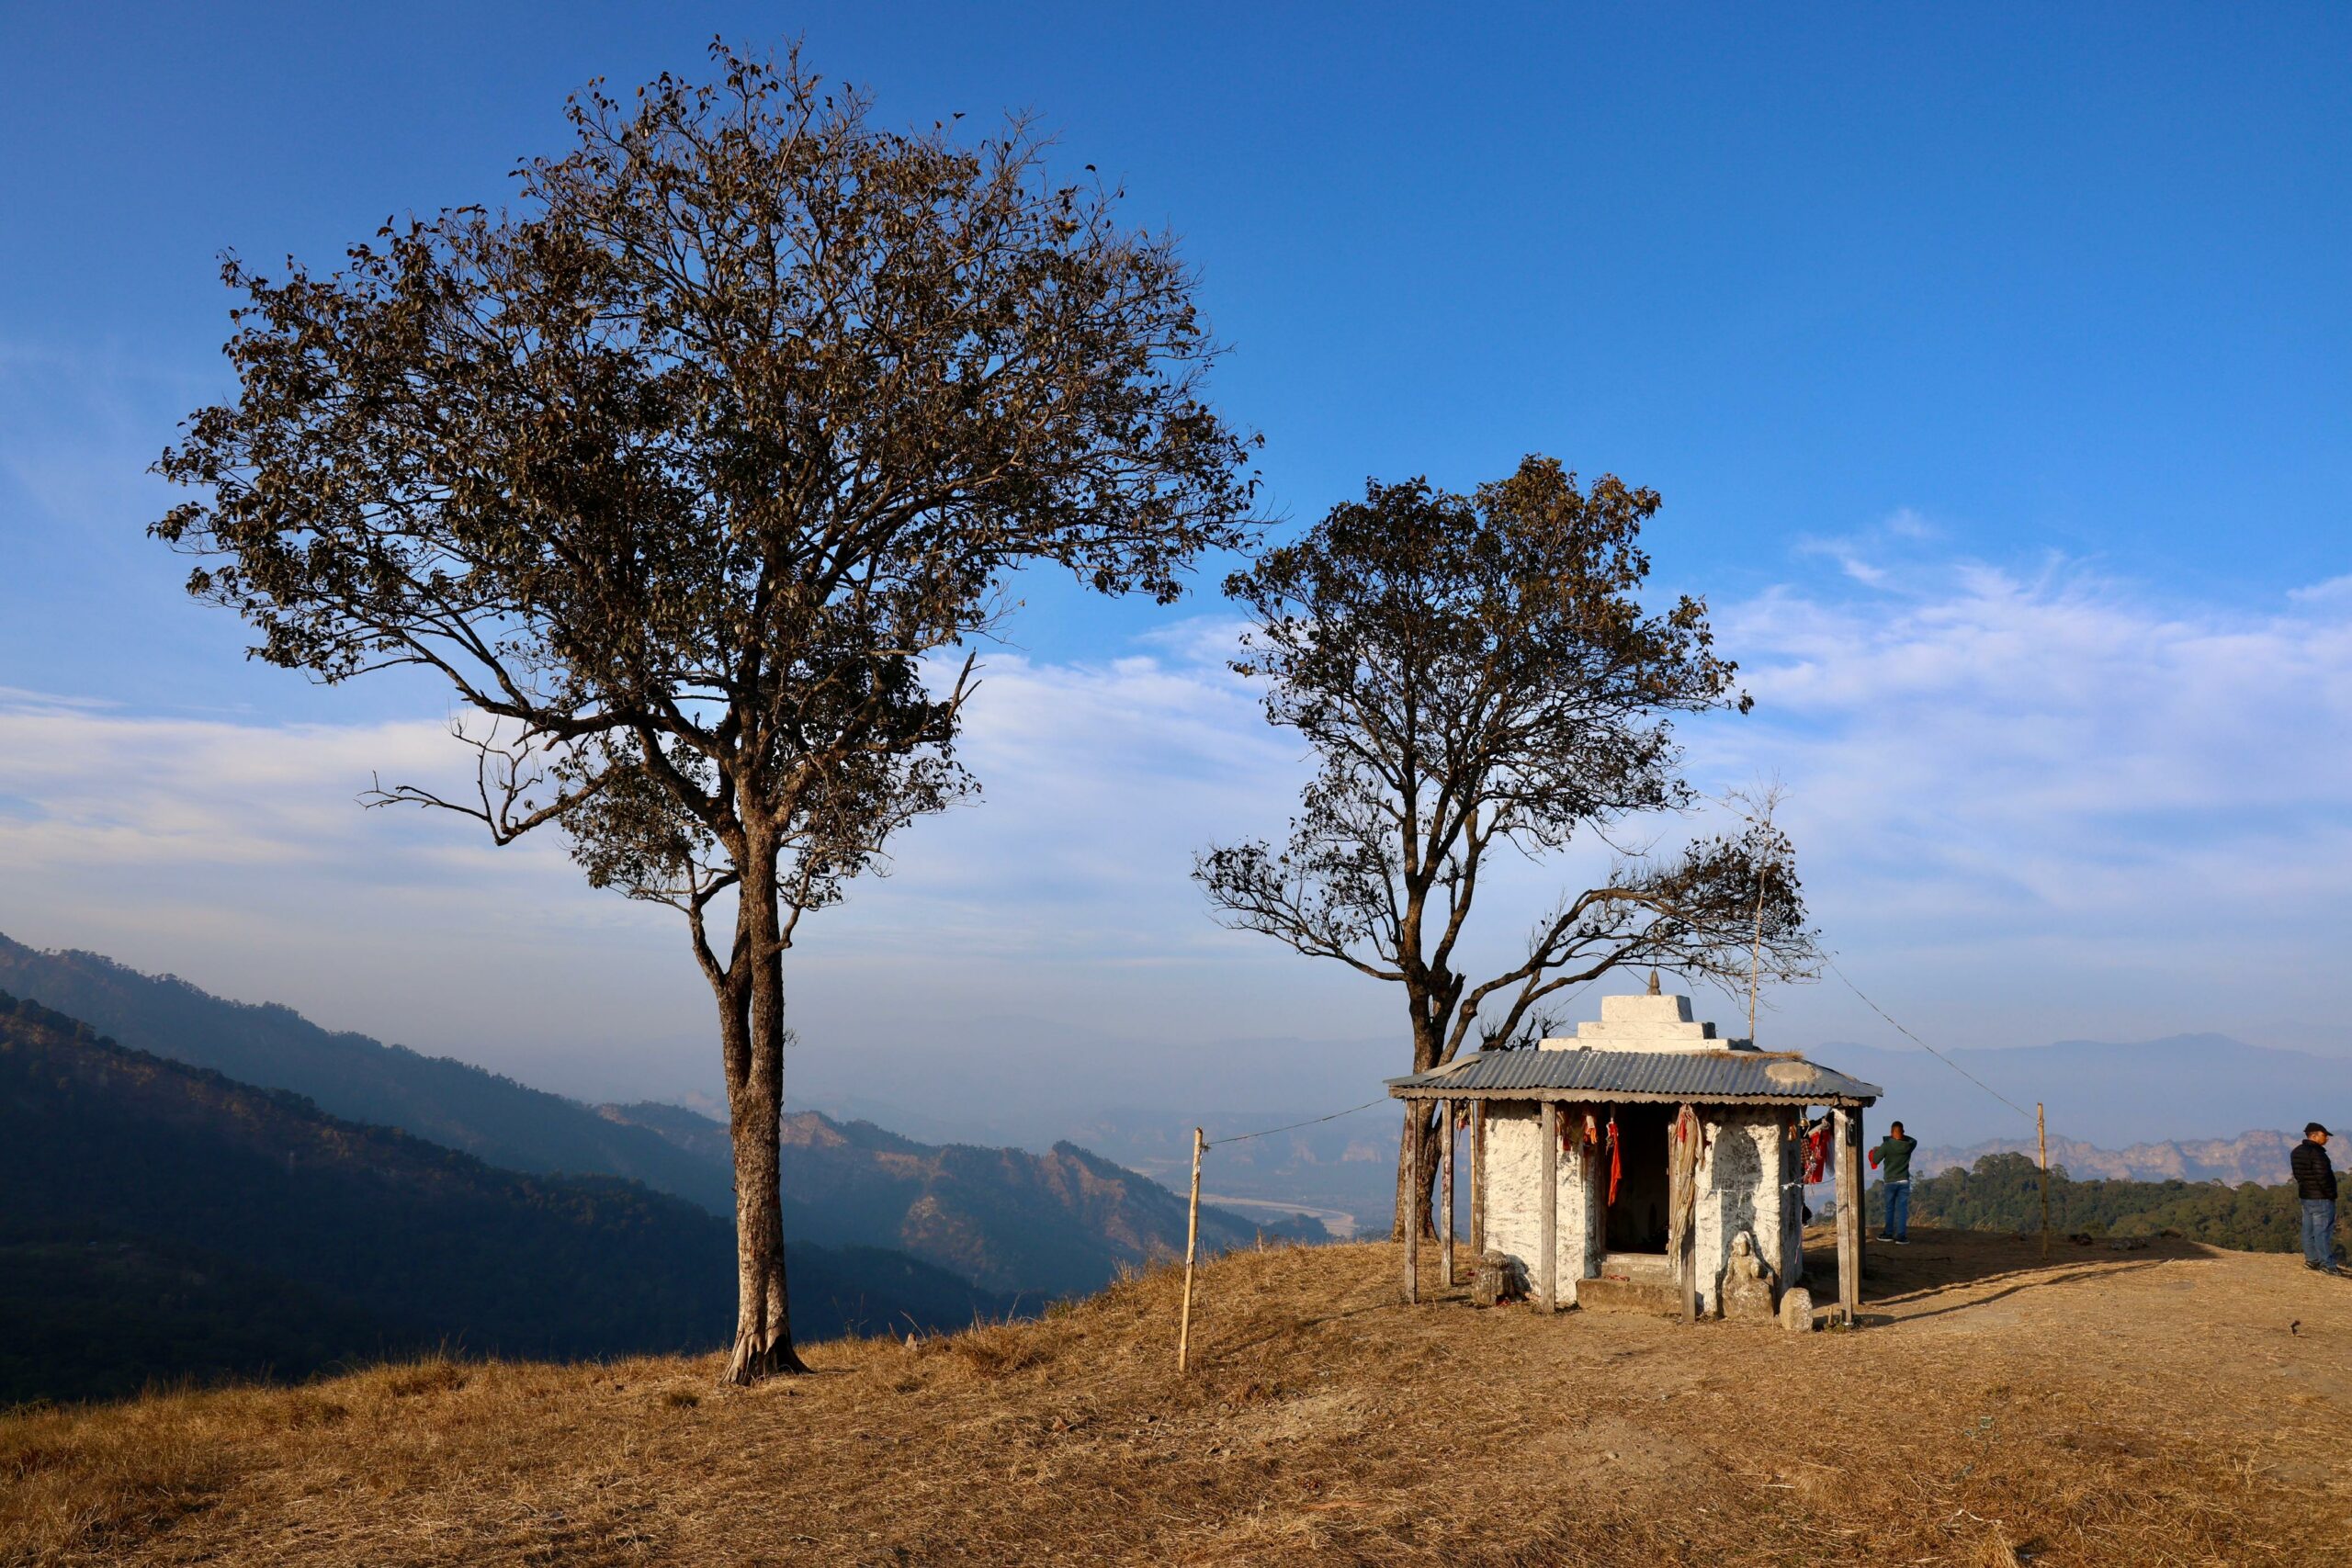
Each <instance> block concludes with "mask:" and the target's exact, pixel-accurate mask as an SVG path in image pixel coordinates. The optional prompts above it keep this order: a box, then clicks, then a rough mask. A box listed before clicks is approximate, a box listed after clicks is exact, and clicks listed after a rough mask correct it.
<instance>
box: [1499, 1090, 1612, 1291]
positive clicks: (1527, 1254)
mask: <svg viewBox="0 0 2352 1568" xmlns="http://www.w3.org/2000/svg"><path fill="white" fill-rule="evenodd" d="M1542 1110H1543V1108H1542V1107H1541V1106H1539V1105H1538V1104H1536V1103H1535V1102H1534V1101H1533V1100H1489V1101H1487V1250H1488V1251H1490V1252H1500V1253H1503V1254H1505V1255H1507V1256H1508V1257H1510V1258H1515V1259H1517V1260H1518V1262H1519V1265H1520V1267H1521V1269H1524V1270H1525V1271H1526V1274H1527V1281H1528V1285H1529V1288H1530V1289H1532V1290H1540V1289H1541V1288H1542V1286H1543V1276H1542V1272H1541V1270H1542V1269H1543V1267H1544V1120H1543V1114H1542ZM1590 1157H1591V1156H1590V1154H1589V1151H1587V1150H1583V1149H1579V1150H1578V1151H1577V1153H1575V1154H1566V1153H1564V1154H1562V1155H1561V1156H1559V1161H1558V1166H1557V1170H1556V1173H1555V1177H1556V1180H1555V1197H1554V1202H1555V1214H1554V1220H1555V1224H1556V1226H1557V1229H1556V1231H1555V1240H1554V1246H1555V1249H1556V1251H1555V1258H1556V1265H1555V1266H1556V1267H1557V1268H1558V1269H1559V1293H1560V1303H1561V1304H1562V1305H1564V1306H1565V1305H1567V1304H1568V1303H1572V1302H1574V1301H1575V1300H1576V1287H1577V1280H1582V1279H1585V1278H1588V1277H1589V1276H1590V1275H1591V1274H1592V1273H1593V1272H1594V1271H1595V1264H1596V1263H1597V1262H1598V1259H1597V1258H1594V1257H1593V1256H1592V1253H1591V1248H1590V1247H1589V1245H1588V1240H1587V1238H1588V1237H1589V1236H1591V1235H1595V1234H1596V1232H1595V1229H1594V1227H1593V1224H1592V1215H1591V1209H1590V1198H1591V1186H1592V1184H1591V1182H1590V1181H1589V1179H1587V1176H1586V1162H1587V1161H1588V1160H1589V1158H1590Z"/></svg>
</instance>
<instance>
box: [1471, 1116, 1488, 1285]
mask: <svg viewBox="0 0 2352 1568" xmlns="http://www.w3.org/2000/svg"><path fill="white" fill-rule="evenodd" d="M1470 1253H1471V1261H1472V1262H1473V1264H1474V1265H1475V1264H1476V1261H1477V1259H1479V1258H1484V1257H1486V1256H1487V1102H1486V1101H1485V1100H1472V1101H1471V1102H1470Z"/></svg>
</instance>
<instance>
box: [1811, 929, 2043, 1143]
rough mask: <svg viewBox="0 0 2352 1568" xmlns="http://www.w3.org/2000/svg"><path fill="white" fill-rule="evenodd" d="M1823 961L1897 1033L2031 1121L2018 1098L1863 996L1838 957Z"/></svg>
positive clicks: (1864, 1003)
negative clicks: (1918, 1034)
mask: <svg viewBox="0 0 2352 1568" xmlns="http://www.w3.org/2000/svg"><path fill="white" fill-rule="evenodd" d="M1822 962H1823V963H1824V964H1827V965H1829V972H1830V973H1831V974H1832V975H1835V976H1838V978H1839V979H1840V980H1845V982H1846V988H1847V989H1848V990H1849V991H1851V992H1853V993H1854V995H1856V996H1858V997H1861V998H1862V1005H1863V1006H1864V1007H1866V1008H1868V1009H1870V1010H1871V1011H1872V1012H1874V1013H1876V1014H1878V1015H1879V1017H1881V1018H1883V1019H1884V1020H1886V1021H1887V1022H1889V1023H1893V1024H1894V1029H1895V1032H1896V1033H1898V1034H1901V1035H1902V1036H1903V1037H1904V1038H1905V1039H1906V1040H1908V1041H1910V1042H1911V1043H1912V1044H1914V1045H1917V1047H1919V1049H1920V1050H1922V1051H1925V1052H1926V1053H1927V1054H1928V1055H1930V1056H1933V1057H1934V1058H1935V1059H1936V1060H1937V1061H1939V1062H1941V1063H1942V1064H1943V1065H1944V1066H1947V1067H1950V1068H1951V1070H1952V1071H1953V1072H1956V1073H1958V1074H1959V1075H1960V1076H1961V1077H1964V1078H1966V1079H1967V1080H1968V1081H1969V1082H1970V1083H1973V1084H1974V1085H1975V1086H1976V1087H1977V1088H1978V1089H1983V1090H1984V1091H1985V1093H1986V1094H1989V1095H1991V1096H1992V1097H1993V1098H1994V1099H1995V1100H1999V1101H2000V1102H2001V1103H2002V1104H2004V1105H2006V1106H2007V1107H2008V1108H2009V1109H2010V1110H2012V1111H2016V1112H2017V1113H2018V1115H2020V1116H2022V1117H2025V1118H2026V1119H2027V1120H2028V1121H2031V1120H2032V1119H2033V1112H2032V1111H2028V1110H2027V1109H2026V1108H2025V1107H2024V1106H2022V1105H2019V1104H2018V1102H2017V1101H2016V1100H2011V1099H2010V1098H2009V1097H2008V1096H2007V1095H2006V1094H2003V1093H2002V1092H2001V1091H2000V1090H1999V1089H1995V1088H1994V1087H1993V1086H1992V1085H1991V1084H1988V1083H1986V1082H1985V1080H1984V1079H1983V1078H1980V1077H1977V1076H1976V1075H1975V1074H1974V1073H1972V1072H1970V1071H1969V1070H1968V1069H1967V1068H1966V1067H1963V1066H1961V1065H1960V1064H1959V1063H1958V1062H1955V1061H1953V1060H1952V1059H1951V1057H1950V1056H1947V1055H1944V1054H1943V1053H1942V1052H1941V1051H1939V1050H1937V1049H1936V1048H1935V1047H1934V1046H1933V1045H1930V1044H1928V1043H1927V1042H1926V1041H1924V1040H1922V1039H1920V1038H1919V1037H1918V1036H1917V1035H1916V1034H1914V1033H1912V1032H1910V1031H1909V1030H1907V1029H1905V1028H1904V1027H1903V1026H1902V1025H1901V1024H1900V1023H1895V1021H1894V1014H1893V1013H1890V1012H1888V1011H1887V1010H1885V1009H1884V1008H1883V1007H1881V1006H1879V1005H1878V1004H1877V1003H1876V1002H1874V1001H1872V1000H1871V999H1870V998H1868V997H1864V996H1862V988H1861V987H1860V986H1857V985H1856V984H1854V982H1853V981H1851V980H1847V979H1846V972H1845V971H1844V970H1843V969H1840V968H1838V961H1837V960H1836V959H1834V958H1827V957H1825V958H1823V959H1822Z"/></svg>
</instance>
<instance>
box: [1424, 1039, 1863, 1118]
mask: <svg viewBox="0 0 2352 1568" xmlns="http://www.w3.org/2000/svg"><path fill="white" fill-rule="evenodd" d="M1388 1092H1389V1093H1390V1094H1391V1095H1393V1096H1395V1097H1397V1099H1400V1100H1405V1099H1434V1098H1451V1097H1453V1096H1461V1097H1463V1098H1471V1097H1479V1098H1494V1099H1503V1100H1509V1099H1514V1098H1522V1097H1523V1098H1527V1099H1541V1100H1558V1099H1567V1098H1573V1097H1575V1096H1578V1095H1587V1096H1590V1097H1591V1098H1593V1099H1596V1100H1607V1099H1612V1098H1622V1099H1640V1100H1650V1099H1657V1100H1773V1101H1778V1102H1780V1103H1782V1104H1788V1105H1828V1104H1832V1103H1835V1102H1837V1101H1839V1100H1854V1101H1859V1102H1861V1103H1865V1104H1867V1103H1869V1102H1871V1101H1873V1100H1877V1099H1878V1097H1879V1096H1880V1095H1881V1094H1883V1093H1884V1092H1885V1091H1884V1090H1883V1089H1880V1088H1879V1087H1878V1085H1876V1084H1872V1083H1864V1082H1862V1080H1861V1079H1860V1078H1849V1077H1847V1076H1846V1075H1845V1074H1843V1073H1841V1072H1838V1071H1836V1070H1834V1069H1832V1068H1829V1067H1825V1066H1822V1065H1821V1064H1820V1063H1818V1062H1808V1061H1805V1060H1804V1058H1802V1057H1800V1056H1795V1055H1789V1054H1785V1053H1781V1052H1765V1051H1543V1050H1530V1049H1525V1048H1522V1049H1520V1050H1517V1051H1480V1052H1478V1053H1477V1054H1476V1055H1469V1056H1464V1057H1463V1058H1461V1059H1460V1060H1459V1061H1456V1062H1454V1063H1453V1064H1452V1065H1451V1066H1444V1067H1441V1068H1439V1069H1438V1070H1437V1071H1436V1072H1433V1073H1415V1074H1413V1075H1411V1076H1410V1077H1401V1078H1390V1079H1389V1080H1388Z"/></svg>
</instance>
